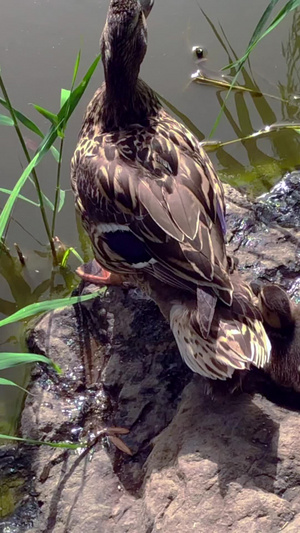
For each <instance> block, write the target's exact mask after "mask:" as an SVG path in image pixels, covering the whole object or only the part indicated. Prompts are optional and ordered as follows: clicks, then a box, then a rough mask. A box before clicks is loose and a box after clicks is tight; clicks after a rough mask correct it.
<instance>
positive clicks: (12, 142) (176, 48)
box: [0, 0, 300, 433]
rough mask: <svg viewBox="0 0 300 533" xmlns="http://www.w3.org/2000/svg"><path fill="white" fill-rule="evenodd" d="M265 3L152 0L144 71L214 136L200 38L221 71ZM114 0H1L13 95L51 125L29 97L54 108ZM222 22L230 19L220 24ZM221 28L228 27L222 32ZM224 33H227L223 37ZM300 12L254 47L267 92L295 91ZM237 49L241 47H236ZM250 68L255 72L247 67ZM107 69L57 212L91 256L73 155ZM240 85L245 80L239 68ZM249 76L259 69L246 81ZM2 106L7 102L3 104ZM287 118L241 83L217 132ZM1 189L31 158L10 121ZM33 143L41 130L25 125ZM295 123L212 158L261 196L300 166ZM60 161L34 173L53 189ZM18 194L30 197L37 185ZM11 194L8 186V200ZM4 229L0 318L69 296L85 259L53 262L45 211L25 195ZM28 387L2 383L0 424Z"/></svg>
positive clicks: (91, 51)
mask: <svg viewBox="0 0 300 533" xmlns="http://www.w3.org/2000/svg"><path fill="white" fill-rule="evenodd" d="M268 3H269V1H268V0H265V1H262V0H253V1H252V2H245V1H243V2H241V0H227V2H219V0H201V1H199V4H201V7H202V9H203V11H204V12H205V14H206V17H205V16H204V14H203V13H202V12H201V10H200V8H199V5H198V4H197V2H196V0H156V4H155V6H154V9H153V11H152V13H151V15H150V17H149V25H148V26H149V48H148V54H147V57H146V59H145V62H144V64H143V67H142V77H143V78H144V79H145V81H147V82H148V83H149V84H150V85H151V86H152V87H153V88H154V89H156V90H157V91H158V93H160V94H161V95H163V96H164V97H165V98H166V99H167V100H169V101H170V102H171V103H172V104H173V105H174V106H176V107H177V108H178V109H179V110H180V111H181V112H182V113H184V114H185V115H187V116H188V117H190V119H192V120H193V122H194V123H195V124H196V126H197V128H198V129H199V130H200V131H201V133H202V134H203V136H208V134H209V132H210V130H211V128H212V125H213V123H214V121H215V119H216V117H217V114H218V111H219V108H220V102H221V101H222V100H223V98H224V97H225V92H224V91H221V90H219V89H216V88H213V87H208V86H201V85H198V84H196V83H191V81H190V76H191V74H192V72H194V71H195V70H196V69H197V65H196V64H195V58H194V57H193V55H192V53H191V49H192V46H194V45H203V46H205V47H206V48H207V49H208V62H207V65H208V67H209V68H210V69H213V70H218V69H220V68H221V67H222V66H224V65H225V64H227V63H228V62H229V61H230V59H231V58H230V57H228V54H227V52H226V50H225V48H224V44H225V47H227V48H228V49H229V45H228V43H227V42H226V39H227V40H228V42H229V43H230V46H231V47H232V50H233V51H234V52H235V53H236V54H237V55H238V56H240V55H242V53H243V51H244V50H245V48H246V46H247V43H248V41H249V39H250V36H251V32H252V31H253V29H254V27H255V25H256V23H257V21H258V19H259V17H260V15H261V13H262V11H263V9H265V7H266V6H267V5H268ZM107 5H108V1H107V0H105V1H104V0H102V1H95V0H89V1H88V2H83V1H82V0H80V1H79V0H51V1H49V0H14V2H11V0H2V1H1V31H0V50H1V69H2V74H3V77H4V80H5V83H6V86H7V89H8V91H9V95H10V98H11V100H12V102H13V105H14V106H15V107H16V108H18V109H20V110H22V111H23V112H24V113H25V114H27V115H28V116H30V117H31V118H32V119H33V120H36V121H37V122H38V124H39V126H40V127H41V128H42V129H43V131H46V129H47V122H46V121H45V120H44V119H43V118H41V117H39V116H38V115H37V113H36V112H35V110H34V109H33V108H32V107H31V106H30V105H28V104H29V103H32V102H33V103H37V104H39V105H41V106H44V107H46V108H48V109H51V110H53V111H56V110H57V109H58V106H59V98H60V88H61V87H64V88H68V87H69V86H70V83H71V78H72V72H73V64H74V60H75V57H76V54H77V52H78V49H79V48H81V49H82V62H81V67H80V71H79V76H80V75H82V74H83V73H84V72H85V71H86V69H87V67H88V66H89V64H90V63H91V61H92V60H93V58H94V57H95V56H96V54H97V53H98V41H99V36H100V33H101V30H102V27H103V24H104V20H105V15H106V10H107ZM280 5H283V2H281V4H280ZM221 28H222V29H221ZM223 31H224V33H223ZM225 36H226V38H225ZM299 40H300V15H299V13H297V12H295V14H294V16H289V17H288V18H287V19H286V20H285V21H284V22H283V23H282V24H281V25H280V26H279V27H278V28H277V29H276V30H275V31H274V32H272V33H271V34H270V35H269V36H268V37H267V39H266V40H264V41H263V42H262V43H260V45H259V46H258V47H257V49H256V51H255V52H254V53H253V55H252V56H251V69H252V74H253V77H254V80H255V82H256V83H257V85H258V86H259V88H260V90H261V91H262V92H265V93H271V94H273V95H275V96H277V97H282V98H285V99H288V97H289V96H291V95H293V94H298V93H300V91H299V83H300V81H299V80H300V77H299V61H297V60H298V50H299ZM230 55H231V56H233V52H230ZM246 75H247V76H250V77H251V78H252V79H253V77H252V75H251V74H250V70H249V68H247V73H246ZM102 79H103V76H102V70H101V68H100V69H99V71H97V73H96V75H95V77H94V79H93V80H92V83H91V85H90V87H89V89H88V91H87V93H86V94H85V96H84V98H83V100H82V102H81V104H80V105H79V107H78V108H77V110H76V112H75V114H74V116H73V117H72V119H71V121H70V123H69V126H68V131H67V138H66V143H65V153H64V162H63V171H62V187H63V188H65V189H66V190H67V193H66V203H65V206H64V208H63V210H62V212H61V213H60V214H59V217H58V221H57V229H56V233H57V235H58V236H59V238H60V239H61V241H62V242H63V243H65V245H66V246H70V245H72V246H75V247H76V248H77V249H78V251H79V252H80V254H81V255H82V256H83V257H84V259H85V260H86V259H87V258H88V257H89V254H90V252H89V244H88V242H87V240H86V238H85V236H84V234H83V232H82V231H79V229H78V228H80V226H79V225H78V223H77V221H76V218H75V213H74V208H73V198H72V194H71V192H70V190H69V189H70V185H69V160H70V158H71V155H72V152H73V150H74V147H75V144H76V136H77V132H78V129H79V126H80V122H81V117H82V114H83V110H84V108H85V106H86V104H87V102H88V100H89V99H90V97H91V95H92V94H93V92H94V90H95V89H96V88H97V86H98V85H99V84H100V83H101V81H102ZM239 81H240V83H241V84H242V83H244V82H245V79H244V80H243V77H242V76H241V78H240V80H239ZM246 82H247V85H248V86H251V79H248V78H247V79H246ZM1 112H2V110H1ZM283 120H289V121H299V107H298V106H297V105H296V104H295V103H293V104H288V103H284V102H281V101H280V100H274V99H270V98H264V97H260V98H253V97H252V96H251V95H249V94H244V93H240V92H238V93H233V94H232V96H231V98H230V101H229V103H228V109H227V111H226V113H225V114H224V116H223V118H222V120H221V122H220V125H219V127H218V130H217V132H216V134H215V137H216V138H218V139H221V140H231V139H234V138H236V137H242V136H245V135H248V134H251V133H252V132H253V131H256V130H259V129H260V128H262V127H264V126H265V125H268V124H271V123H274V122H282V121H283ZM0 136H1V154H2V156H1V187H6V188H8V189H9V188H12V187H13V185H14V184H15V182H16V180H17V178H18V177H19V176H20V174H21V170H22V168H23V167H24V165H25V163H24V158H23V156H22V152H21V149H20V147H19V145H18V142H17V139H16V135H15V132H14V130H13V128H8V127H1V129H0ZM26 136H27V138H28V142H29V143H30V142H31V141H32V140H33V141H36V139H34V135H33V134H30V133H28V132H26ZM299 148H300V146H299V139H298V133H296V132H293V131H291V130H290V131H284V132H280V133H272V134H271V135H269V136H268V137H264V138H260V139H258V140H251V141H248V142H244V143H236V144H233V145H230V146H228V147H224V148H220V149H218V150H217V151H215V152H213V153H212V154H211V157H212V159H213V161H214V163H215V165H216V168H217V169H218V171H219V172H220V175H221V176H222V178H223V179H225V180H227V181H230V182H231V183H233V184H234V185H237V186H239V187H241V188H246V189H247V190H248V191H249V192H250V193H251V194H258V193H260V192H263V191H265V190H267V189H269V188H270V186H271V185H272V184H273V183H275V182H276V181H278V179H280V177H281V176H282V175H283V173H284V171H285V170H287V169H291V168H294V167H295V166H297V165H298V164H299V155H298V154H299ZM55 170H56V167H55V163H54V160H53V159H52V158H51V156H50V155H49V156H47V157H46V159H45V160H44V161H43V162H42V163H41V165H40V166H39V167H38V175H39V177H40V180H41V184H42V186H43V190H44V192H45V193H46V194H48V195H49V196H51V197H53V191H54V181H55ZM22 193H23V194H24V195H25V196H28V197H30V198H32V199H34V200H36V198H35V193H34V189H33V186H32V185H31V184H29V183H28V184H26V186H25V187H24V189H23V191H22ZM5 199H6V198H5V196H4V195H3V194H1V196H0V206H1V207H2V206H3V205H4V201H5ZM13 218H14V220H13V221H12V222H11V224H10V227H9V232H8V241H7V242H8V245H9V247H10V249H11V256H9V255H5V254H2V255H1V261H0V277H1V292H0V316H1V317H4V316H7V315H8V314H11V313H12V312H13V311H14V310H16V309H18V308H20V307H22V306H24V305H26V304H29V303H32V302H34V301H37V300H41V299H45V298H48V297H62V296H64V295H66V294H68V293H69V291H70V290H71V288H72V287H74V286H75V285H76V283H77V278H76V276H75V275H74V274H73V270H74V267H75V266H77V264H78V263H77V261H76V259H75V258H72V259H71V261H70V270H65V271H63V270H59V269H56V270H55V271H52V272H51V262H50V260H49V253H48V250H47V247H46V246H44V244H45V242H46V239H45V233H44V229H43V226H42V223H41V217H40V213H39V211H38V210H37V209H36V208H34V207H33V206H31V205H29V204H27V203H25V202H22V201H19V202H18V204H17V205H16V207H15V209H14V212H13ZM14 242H17V243H18V244H19V246H20V247H21V249H22V251H23V253H24V254H25V256H26V258H27V262H26V268H22V267H21V265H20V264H19V262H18V260H17V258H16V252H15V250H14V247H13V243H14ZM0 333H1V340H0V343H1V348H2V350H3V351H4V350H6V351H18V350H21V349H22V338H23V327H20V326H16V327H12V326H10V327H6V328H5V329H2V330H1V331H0ZM5 377H8V378H9V379H16V380H18V381H19V383H20V384H22V383H23V384H24V382H26V376H25V375H24V373H22V372H20V370H19V369H17V370H11V371H10V372H9V373H7V374H5ZM20 402H21V396H20V394H19V393H18V391H17V390H15V389H12V388H10V387H1V388H0V433H2V432H5V431H6V432H7V431H13V430H14V427H15V423H16V414H17V413H18V410H19V406H20Z"/></svg>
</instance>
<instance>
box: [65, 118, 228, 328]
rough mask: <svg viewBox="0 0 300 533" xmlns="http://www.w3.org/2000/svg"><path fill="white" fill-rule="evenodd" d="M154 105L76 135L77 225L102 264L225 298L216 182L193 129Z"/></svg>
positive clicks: (220, 208)
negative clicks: (144, 122) (132, 121)
mask: <svg viewBox="0 0 300 533" xmlns="http://www.w3.org/2000/svg"><path fill="white" fill-rule="evenodd" d="M160 113H161V116H158V117H157V118H156V120H155V121H153V122H152V123H151V124H150V125H149V127H148V128H142V127H139V126H132V127H131V128H130V129H129V130H127V131H126V132H124V131H120V132H114V133H109V134H101V135H99V136H97V135H96V136H94V137H93V139H92V140H91V141H89V140H87V139H85V148H84V150H82V149H81V146H82V143H80V142H79V146H78V149H77V150H76V152H75V155H74V158H73V161H72V183H73V188H74V190H75V195H76V202H77V206H78V208H79V210H80V211H81V214H82V218H83V222H84V225H85V227H86V229H87V230H88V232H89V234H90V237H91V239H92V242H93V245H94V249H95V253H96V257H97V258H98V260H99V262H100V263H101V264H103V266H105V267H106V268H108V269H111V270H113V271H119V272H122V271H124V270H126V268H127V270H130V271H131V272H132V269H133V268H138V269H140V268H141V269H144V270H145V271H147V272H149V273H151V274H152V275H154V276H155V277H157V278H158V279H160V280H162V281H165V282H166V283H168V284H170V285H173V286H177V287H179V288H185V289H190V290H193V291H194V290H195V289H196V288H197V287H200V288H201V290H204V292H205V291H207V293H208V294H209V298H208V299H206V298H204V297H202V299H201V301H203V302H204V303H205V301H206V300H207V301H210V304H211V303H213V306H214V305H215V303H216V299H217V298H220V299H221V300H222V301H223V302H224V303H226V304H227V305H231V303H232V293H233V288H232V284H231V281H230V278H229V275H228V273H227V271H228V263H227V257H226V251H225V244H224V234H225V218H224V211H225V208H224V195H223V188H222V185H221V184H220V182H219V180H218V178H217V176H216V174H215V171H214V169H213V166H212V164H211V162H210V160H209V158H208V156H207V155H206V153H205V152H204V150H203V149H202V148H201V146H200V145H199V143H198V141H197V140H196V139H195V137H194V136H193V135H192V134H191V133H190V132H189V131H188V130H187V129H186V128H184V126H182V125H180V124H179V123H178V122H177V121H176V120H175V119H173V118H172V117H170V116H169V115H168V114H167V113H166V112H165V111H163V110H162V111H161V112H160ZM211 291H212V292H211ZM212 300H214V301H212ZM206 307H207V306H205V305H203V308H204V312H205V314H206ZM204 329H205V328H204Z"/></svg>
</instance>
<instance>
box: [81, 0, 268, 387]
mask: <svg viewBox="0 0 300 533" xmlns="http://www.w3.org/2000/svg"><path fill="white" fill-rule="evenodd" d="M153 5H154V0H110V4H109V8H108V13H107V18H106V22H105V25H104V29H103V32H102V36H101V40H100V47H101V58H102V63H103V68H104V78H105V81H104V83H103V84H102V85H101V87H100V88H99V89H98V90H97V91H96V93H95V95H94V97H93V98H92V100H91V102H90V103H89V105H88V107H87V110H86V113H85V116H84V120H83V124H82V127H81V130H80V133H79V138H78V143H77V146H76V149H75V152H74V155H73V158H72V162H71V184H72V189H73V192H74V196H75V205H76V208H77V210H78V211H79V213H80V216H81V219H82V224H83V226H84V228H85V230H86V231H87V233H88V235H89V237H90V240H91V243H92V248H93V252H94V256H95V261H96V263H97V265H98V270H99V272H98V274H97V275H95V269H94V270H93V273H92V274H91V272H90V271H89V270H88V269H85V268H84V267H82V268H81V269H79V271H78V273H79V274H80V275H81V277H82V278H83V279H85V280H86V281H92V282H96V283H98V284H105V285H108V284H118V283H121V282H122V280H123V281H124V280H125V279H127V280H130V283H132V284H133V285H134V284H135V285H136V286H138V287H140V288H141V289H142V290H144V292H146V293H147V294H148V295H149V296H150V297H152V298H153V300H154V301H156V302H157V304H158V305H159V307H160V309H161V311H162V313H163V314H164V316H165V318H166V319H167V320H168V321H169V324H170V327H171V329H172V331H173V334H174V337H175V340H176V342H177V345H178V348H179V351H180V353H181V356H182V357H183V359H184V361H185V362H186V363H187V365H188V366H189V367H190V368H191V369H192V370H193V371H194V372H196V373H198V374H200V375H202V376H204V377H206V378H210V379H213V380H216V379H220V380H226V379H227V378H230V377H232V375H233V373H234V371H235V370H245V369H249V368H250V367H251V365H254V366H257V367H263V366H264V365H265V364H267V363H268V361H269V357H270V349H271V348H270V342H269V339H268V337H267V334H266V332H265V329H264V326H263V324H262V316H261V312H260V310H259V308H258V306H257V301H256V299H255V296H254V294H253V292H252V291H251V288H250V287H249V286H248V285H247V284H246V283H244V282H243V281H242V279H241V277H240V275H239V273H238V272H237V269H236V268H235V261H234V259H233V258H231V257H230V256H228V255H227V251H226V220H225V198H224V190H223V186H222V184H221V182H220V180H219V178H218V176H217V174H216V172H215V170H214V167H213V165H212V162H211V161H210V159H209V157H208V155H207V154H206V152H205V151H204V149H203V147H202V146H201V145H200V143H199V141H198V139H197V138H196V137H195V136H194V135H193V134H192V133H191V132H190V131H189V130H188V129H187V128H186V127H185V126H184V125H183V124H181V123H180V122H178V121H177V120H176V119H175V118H174V117H173V116H171V115H170V114H169V113H168V112H167V111H166V110H165V109H164V108H163V106H162V105H161V103H160V101H159V98H158V96H157V94H156V93H155V91H153V90H152V89H151V88H150V87H149V86H148V85H147V84H146V83H145V82H144V81H143V80H142V79H140V77H139V71H140V66H141V64H142V62H143V59H144V57H145V54H146V50H147V21H146V20H147V17H148V15H149V13H150V11H151V9H152V8H153Z"/></svg>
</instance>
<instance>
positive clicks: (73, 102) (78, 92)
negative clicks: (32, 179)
mask: <svg viewBox="0 0 300 533" xmlns="http://www.w3.org/2000/svg"><path fill="white" fill-rule="evenodd" d="M100 57H101V56H100V55H98V56H97V57H96V59H95V60H94V61H93V63H92V65H91V66H90V68H89V69H88V71H87V73H86V75H85V76H84V78H83V79H82V81H81V83H80V84H79V85H78V87H77V88H76V89H75V90H74V91H73V93H72V94H71V95H70V98H69V99H68V100H67V101H66V102H65V104H64V105H63V107H62V109H61V110H60V112H59V113H58V124H57V126H51V128H50V131H49V132H48V134H47V135H46V136H45V137H44V139H43V141H42V142H41V144H40V146H39V148H38V151H37V153H36V154H35V156H34V157H33V159H32V160H31V161H30V163H29V164H28V165H27V167H26V168H25V170H24V172H23V173H22V175H21V176H20V178H19V180H18V181H17V183H16V185H15V187H14V188H13V191H12V193H11V195H10V197H9V199H8V200H7V202H6V204H5V206H4V208H3V210H2V213H1V215H0V240H1V239H2V237H3V234H4V231H5V228H6V225H7V223H8V220H9V217H10V213H11V211H12V209H13V206H14V204H15V201H16V200H17V198H18V195H19V194H20V191H21V189H22V187H23V185H24V183H26V181H27V179H28V176H29V175H30V174H31V172H32V169H34V168H35V167H36V166H37V165H38V163H40V161H41V160H42V159H43V157H44V156H45V154H46V153H47V152H48V150H49V149H50V147H51V146H52V144H53V143H54V141H55V140H56V139H57V137H58V130H59V127H61V124H62V123H63V121H64V119H65V112H66V110H67V109H68V114H67V119H69V118H70V116H71V115H72V113H73V111H74V109H75V108H76V106H77V104H78V102H79V101H80V99H81V97H82V95H83V93H84V91H85V89H86V88H87V85H88V83H89V81H90V79H91V77H92V75H93V73H94V71H95V69H96V67H97V65H98V63H99V61H100ZM69 104H70V105H69Z"/></svg>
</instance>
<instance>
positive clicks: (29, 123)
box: [0, 98, 44, 137]
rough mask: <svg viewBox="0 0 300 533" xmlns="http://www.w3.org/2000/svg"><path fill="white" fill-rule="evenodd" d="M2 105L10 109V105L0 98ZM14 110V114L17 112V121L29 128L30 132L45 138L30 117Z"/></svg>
mask: <svg viewBox="0 0 300 533" xmlns="http://www.w3.org/2000/svg"><path fill="white" fill-rule="evenodd" d="M0 104H1V105H3V107H5V109H8V105H7V103H6V102H5V100H4V99H3V98H0ZM13 109H14V112H15V115H16V117H17V119H18V120H19V121H20V122H21V123H22V124H23V126H25V127H26V128H28V129H29V130H31V131H33V132H34V133H36V134H37V135H39V137H44V134H43V133H42V132H41V130H40V128H39V127H38V126H37V125H36V124H35V123H34V122H32V120H30V119H29V118H28V117H26V116H25V115H23V113H21V111H18V110H17V109H15V108H13Z"/></svg>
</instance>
